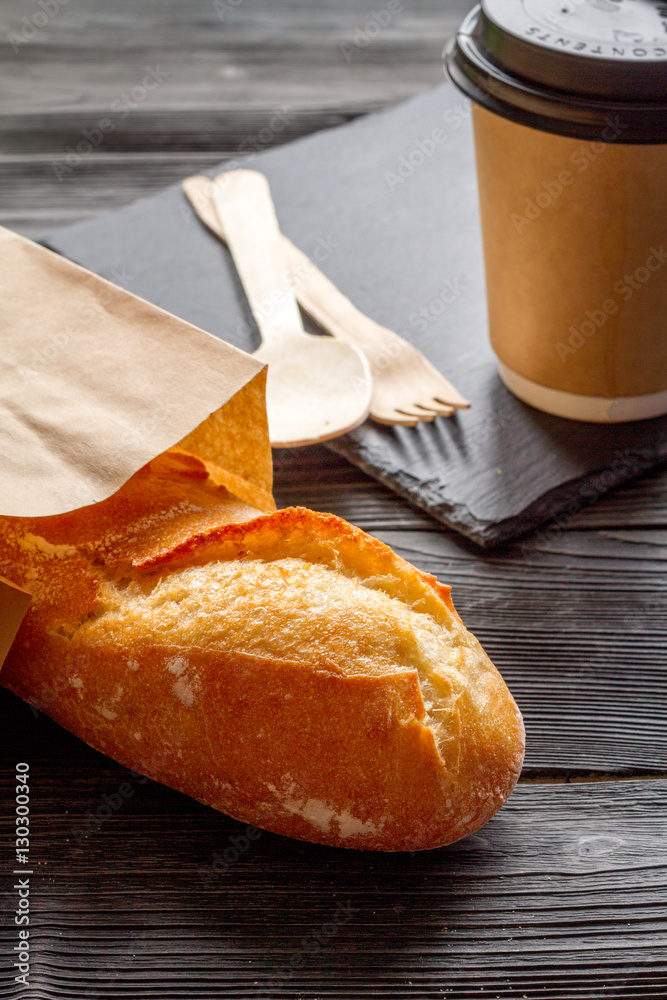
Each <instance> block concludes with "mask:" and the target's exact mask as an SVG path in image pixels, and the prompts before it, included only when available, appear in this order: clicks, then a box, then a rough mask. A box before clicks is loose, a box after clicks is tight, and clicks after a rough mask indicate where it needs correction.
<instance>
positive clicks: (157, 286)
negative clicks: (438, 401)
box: [45, 84, 667, 546]
mask: <svg viewBox="0 0 667 1000" xmlns="http://www.w3.org/2000/svg"><path fill="white" fill-rule="evenodd" d="M245 164H246V165H249V166H252V168H253V169H257V170H261V171H262V172H263V173H265V174H266V176H267V177H268V178H269V181H270V183H271V189H272V192H273V197H274V200H275V203H276V210H277V213H278V217H279V220H280V223H281V226H282V229H283V231H284V232H285V233H286V234H287V235H288V236H290V237H291V239H292V240H293V241H294V242H295V243H296V244H297V245H298V246H300V247H301V248H302V249H303V250H304V251H305V252H306V253H308V254H309V255H311V256H314V257H315V259H316V260H317V261H318V263H319V265H320V267H321V269H322V270H323V271H324V272H325V273H326V274H327V275H328V276H329V277H330V278H331V279H332V280H333V281H334V282H336V284H337V285H338V286H339V287H340V288H341V289H342V291H344V292H345V293H346V294H347V295H348V296H349V297H350V298H351V299H352V300H353V301H354V302H355V304H356V305H357V306H359V308H361V309H362V310H364V311H365V312H367V313H368V314H369V315H370V316H372V317H373V318H374V319H376V320H378V321H379V322H380V323H383V324H384V325H386V326H388V327H390V328H392V329H394V330H396V331H397V332H399V333H401V334H402V335H403V336H405V337H407V338H408V339H410V340H412V341H413V342H414V343H415V344H416V345H417V346H418V347H419V348H420V349H421V350H422V351H423V352H424V353H425V354H426V355H427V356H428V357H429V358H430V359H431V360H432V361H433V362H434V364H435V365H436V366H437V367H439V368H441V369H442V370H443V371H444V372H445V373H446V374H447V375H448V376H449V377H450V378H451V379H452V381H453V382H454V384H455V385H457V386H458V388H459V389H460V390H461V391H462V392H463V393H464V394H465V395H466V396H468V398H470V399H471V400H472V402H473V407H472V409H471V410H469V411H467V412H464V413H460V414H458V415H457V416H456V417H453V418H450V419H442V418H440V419H438V420H436V421H435V422H434V423H433V424H422V425H420V426H419V427H416V428H387V427H383V426H381V425H378V424H374V423H373V422H371V421H367V422H366V423H365V424H364V425H363V426H362V427H360V428H358V429H357V430H356V431H354V432H353V433H351V434H348V435H346V436H345V437H343V438H339V439H337V440H336V441H334V442H332V443H331V447H332V448H333V449H334V450H335V451H337V452H339V453H340V454H343V455H345V456H346V457H347V458H348V459H349V460H350V461H352V462H354V463H355V464H356V465H358V466H360V467H361V468H362V469H364V470H365V471H366V472H368V473H369V474H370V475H372V476H374V477H376V478H377V479H379V480H381V481H382V482H384V483H386V484H387V485H388V486H390V487H391V488H392V489H394V490H396V491H397V492H398V493H400V494H402V495H403V496H405V497H406V498H407V499H409V500H410V501H412V502H413V503H414V504H416V505H417V506H419V507H422V508H424V509H425V510H427V511H429V513H431V514H432V515H433V516H434V517H436V518H438V519H439V520H441V521H443V522H444V523H446V524H448V525H450V526H451V527H454V528H456V529H457V530H458V531H461V532H462V533H464V534H465V535H467V536H468V537H469V538H471V539H473V541H475V542H477V543H479V544H480V545H484V546H487V545H492V544H495V543H497V542H500V541H503V540H506V539H509V538H512V537H515V536H517V535H520V534H522V533H523V532H526V531H528V530H530V529H532V528H535V527H537V526H539V525H541V524H543V523H545V522H547V521H549V520H550V519H553V518H559V517H563V516H567V513H568V512H571V511H573V510H577V509H579V508H580V507H582V506H583V505H584V504H587V503H590V502H592V501H593V500H595V499H596V498H597V497H599V496H600V495H602V493H604V492H606V490H608V489H609V488H611V487H612V486H614V485H616V484H618V483H621V482H623V481H625V480H627V479H629V478H631V477H632V476H635V475H637V474H638V473H639V472H641V471H643V470H645V469H647V468H649V467H651V466H652V465H655V464H657V463H658V462H659V461H661V460H662V459H664V458H667V417H665V418H657V419H654V420H649V421H638V422H636V423H632V424H621V425H612V426H601V425H595V424H584V423H578V422H575V421H569V420H563V419H561V418H558V417H550V416H547V415H546V414H542V413H539V412H538V411H537V410H534V409H532V408H531V407H529V406H526V405H524V404H523V403H521V402H519V401H518V400H516V399H515V398H514V397H513V396H511V394H510V393H509V392H508V391H507V390H506V389H505V388H504V386H503V385H502V383H501V382H500V379H499V377H498V375H497V372H496V365H495V360H494V357H493V354H492V352H491V349H490V347H489V345H488V340H487V329H486V324H487V321H486V307H485V298H484V279H483V265H482V256H481V244H480V235H479V218H478V210H477V194H476V186H475V185H476V182H475V172H474V152H473V145H472V132H471V127H470V109H469V105H468V104H467V103H466V102H465V101H464V100H463V98H462V97H461V96H460V95H459V94H458V92H457V91H455V90H454V89H453V88H452V87H451V86H450V85H449V84H442V85H441V86H439V87H437V88H436V89H434V90H432V91H429V92H428V93H426V94H423V95H420V96H419V97H416V98H413V99H412V100H410V101H407V102H405V103H403V104H400V105H398V106H397V107H395V108H392V109H390V110H388V111H382V112H378V113H376V114H372V115H368V116H366V117H364V118H360V119H357V120H356V121H354V122H352V123H350V124H346V125H342V126H339V127H337V128H333V129H330V130H327V131H323V132H319V133H317V134H316V135H313V136H308V137H306V138H304V139H299V140H297V141H295V142H292V143H290V144H287V145H284V146H282V147H279V148H274V149H270V150H267V151H265V152H262V153H260V154H258V155H255V156H251V157H250V158H248V159H247V160H246V161H245ZM238 165H239V161H236V162H234V163H231V164H230V163H229V162H228V163H227V164H225V165H223V166H224V168H229V167H230V166H232V167H234V166H238ZM216 172H217V171H216V170H212V171H210V173H211V175H213V174H215V173H216ZM45 242H46V243H47V245H49V246H51V247H52V248H53V249H55V250H57V251H58V252H60V253H63V254H65V255H66V256H68V257H70V258H72V259H73V260H75V261H77V262H78V263H80V264H83V265H84V266H85V267H88V268H90V269H91V270H92V271H95V272H97V273H99V274H102V275H104V276H105V277H108V278H110V279H111V280H112V281H115V282H116V283H118V284H123V285H124V286H125V287H127V288H128V289H129V290H130V291H132V292H134V293H136V294H138V295H140V296H142V297H144V298H146V299H148V300H150V301H151V302H154V303H156V304H157V305H160V306H162V307H163V308H165V309H168V310H170V311H171V312H173V313H175V314H176V315H178V316H181V317H183V318H184V319H187V320H189V321H190V322H192V323H195V324H196V325H197V326H200V327H203V329H205V330H208V331H210V332H211V333H213V334H215V335H216V336H219V337H222V338H223V339H225V340H228V341H229V342H231V343H233V344H235V345H236V346H238V347H241V348H243V349H245V350H254V349H255V348H256V347H257V346H258V345H259V336H258V334H257V331H256V330H255V328H254V325H253V322H252V320H251V318H250V313H249V310H248V306H247V303H246V301H245V298H244V296H243V292H242V289H241V287H240V284H239V282H238V279H237V276H236V273H235V270H234V267H233V264H232V263H231V258H230V257H229V255H228V253H227V251H226V249H224V248H223V247H221V245H220V244H219V242H218V241H217V240H216V239H215V237H213V236H211V235H210V234H209V233H208V232H206V231H205V230H204V228H203V227H202V226H201V224H200V223H199V222H198V220H197V219H196V218H195V217H194V215H193V213H192V211H191V210H190V208H189V206H188V204H187V202H186V200H185V197H184V196H183V194H182V192H181V190H180V188H179V187H178V186H176V187H171V188H168V189H166V190H165V191H163V192H161V193H160V194H158V195H156V196H154V197H151V198H147V199H144V200H142V201H139V202H135V203H134V204H133V205H130V206H128V207H127V208H124V209H121V210H120V211H117V212H115V213H112V214H109V215H106V216H103V217H101V218H99V219H94V220H92V221H89V222H83V223H79V224H77V225H74V226H70V227H67V228H66V229H61V230H59V231H57V232H55V233H53V234H51V235H50V236H49V237H48V239H47V240H45ZM421 310H425V312H424V313H422V315H420V311H421Z"/></svg>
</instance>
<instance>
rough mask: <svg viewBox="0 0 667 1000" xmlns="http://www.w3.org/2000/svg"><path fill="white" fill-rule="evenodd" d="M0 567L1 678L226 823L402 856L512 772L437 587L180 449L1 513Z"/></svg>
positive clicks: (497, 797) (502, 726)
mask: <svg viewBox="0 0 667 1000" xmlns="http://www.w3.org/2000/svg"><path fill="white" fill-rule="evenodd" d="M0 574H3V575H5V576H7V577H8V578H9V579H11V580H13V581H14V582H16V583H18V584H20V585H22V586H25V587H26V589H28V590H30V591H31V592H32V593H33V594H34V602H33V606H32V608H31V610H30V611H29V613H28V615H27V616H26V618H25V620H24V623H23V625H22V627H21V629H20V631H19V635H18V636H17V639H16V642H15V643H14V646H13V647H12V651H11V652H10V655H9V657H8V660H7V662H6V664H5V666H4V668H3V670H2V672H1V673H0V681H2V683H3V684H4V685H5V686H7V687H8V688H9V689H10V690H12V691H14V692H16V693H17V694H19V695H20V696H21V697H23V698H26V699H27V700H28V701H30V702H32V703H33V704H36V705H37V706H38V707H40V708H42V709H43V710H44V711H46V712H47V713H48V714H50V715H52V716H53V718H55V719H56V720H57V721H58V722H59V723H61V724H62V725H63V726H65V727H66V728H68V729H70V730H71V731H72V732H74V733H76V734H77V735H79V736H80V737H81V738H82V739H84V740H86V741H87V742H88V743H90V744H91V745H92V746H94V747H96V748H97V749H99V750H101V751H103V752H104V753H107V754H109V755H110V756H111V757H113V758H115V759H116V760H118V761H120V762H121V763H123V764H126V765H127V766H129V767H132V768H134V769H135V770H138V771H141V772H142V773H145V774H147V775H149V776H150V777H152V778H155V779H156V780H158V781H162V782H164V783H165V784H167V785H169V786H171V787H173V788H177V789H179V790H180V791H183V792H186V793H187V794H189V795H192V796H193V797H194V798H196V799H198V800H200V801H202V802H205V803H207V804H209V805H212V806H214V807H215V808H218V809H221V810H222V811H224V812H226V813H229V814H230V815H232V816H234V817H236V818H237V819H240V820H243V821H246V822H251V823H255V824H256V825H258V826H261V827H264V828H266V829H269V830H273V831H275V832H277V833H281V834H286V835H288V836H292V837H297V838H300V839H304V840H312V841H316V842H320V843H324V844H332V845H336V846H345V847H354V848H366V849H376V850H418V849H422V848H430V847H437V846H440V845H442V844H445V843H449V842H451V841H453V840H456V839H458V838H459V837H462V836H465V835H466V834H468V833H471V832H472V831H473V830H475V829H477V828H478V827H480V826H481V825H482V824H483V823H485V822H486V821H487V820H488V819H489V818H490V816H491V815H493V813H494V812H495V811H496V810H497V809H498V808H499V807H500V805H502V803H503V802H504V801H505V799H506V798H507V796H508V795H509V794H510V792H511V790H512V788H513V787H514V784H515V782H516V780H517V777H518V774H519V771H520V768H521V763H522V759H523V748H524V735H523V724H522V721H521V716H520V713H519V711H518V709H517V707H516V705H515V704H514V701H513V700H512V697H511V695H510V693H509V691H508V690H507V688H506V686H505V684H504V682H503V680H502V678H501V677H500V675H499V674H498V672H497V671H496V669H495V668H494V667H493V665H492V664H491V662H490V661H489V659H488V657H487V656H486V654H485V653H484V651H483V649H482V648H481V646H480V645H479V643H478V642H477V640H476V639H475V638H474V637H473V636H472V635H471V634H470V633H469V632H467V631H466V630H465V628H464V627H463V625H462V624H461V622H460V619H459V617H458V615H457V614H456V612H455V611H454V607H453V604H452V602H451V598H450V595H449V588H447V587H444V586H443V585H441V584H439V583H437V581H436V580H435V579H434V578H433V577H431V576H428V575H426V574H423V573H420V572H419V571H418V570H416V569H415V568H414V567H412V566H410V565H409V564H408V563H406V562H405V561H404V560H402V559H400V558H399V557H398V556H397V555H396V554H395V553H393V552H392V551H391V549H389V548H388V547H387V546H385V545H384V544H382V543H381V542H379V541H378V540H377V539H374V538H372V537H370V536H369V535H366V534H365V533H364V532H362V531H360V530H359V529H357V528H354V527H352V526H351V525H349V524H347V523H346V522H344V521H342V520H341V519H339V518H336V517H334V516H333V515H327V514H317V513H314V512H312V511H308V510H305V509H303V508H288V509H287V510H282V511H277V512H275V513H272V514H262V513H260V512H258V511H255V510H254V509H253V508H251V507H248V506H247V505H245V504H243V503H241V502H240V501H238V500H236V499H235V498H234V497H232V496H231V494H229V493H227V491H226V490H224V489H222V488H219V487H215V486H212V485H211V484H210V482H209V480H208V479H207V477H206V472H205V469H204V468H203V466H202V465H201V463H199V462H198V461H197V460H196V459H193V458H191V457H188V456H176V455H172V456H168V457H162V458H161V459H160V460H156V462H155V463H151V466H150V467H146V468H145V469H144V470H142V471H141V472H140V473H137V475H136V476H135V477H133V478H132V480H130V481H129V482H128V483H127V484H126V485H125V486H124V487H123V488H122V489H121V490H120V491H119V492H118V493H117V494H115V495H114V496H113V497H111V498H109V500H106V501H103V502H102V503H100V504H97V505H95V506H94V507H90V508H86V509H85V510H84V511H79V512H75V513H73V514H66V515H61V516H58V517H53V518H39V519H15V518H0Z"/></svg>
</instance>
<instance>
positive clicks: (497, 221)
mask: <svg viewBox="0 0 667 1000" xmlns="http://www.w3.org/2000/svg"><path fill="white" fill-rule="evenodd" d="M447 68H448V71H449V74H450V76H451V77H452V79H453V80H454V82H455V83H456V84H457V85H458V86H459V87H460V88H461V89H462V90H463V91H464V92H465V93H466V94H467V95H468V96H469V97H471V98H472V99H473V101H474V102H475V103H474V105H473V123H474V131H475V148H476V156H477V172H478V180H479V197H480V212H481V221H482V235H483V243H484V258H485V269H486V284H487V297H488V306H489V327H490V336H491V343H492V346H493V349H494V351H495V353H496V355H497V357H498V361H499V371H500V375H501V378H502V379H503V381H504V382H505V384H506V385H507V387H508V388H509V389H510V390H511V391H512V392H513V393H514V394H515V395H517V396H518V397H519V398H520V399H523V400H524V401H525V402H527V403H530V404H531V405H533V406H535V407H537V408H538V409H541V410H545V411H546V412H548V413H554V414H557V415H559V416H564V417H571V418H574V419H579V420H589V421H598V422H610V421H626V420H637V419H645V418H648V417H654V416H658V415H660V414H664V413H667V4H666V5H664V7H663V5H661V4H657V3H651V2H650V0H613V2H612V0H596V4H595V6H592V4H590V3H589V2H588V0H558V2H555V0H523V2H522V0H484V2H483V3H482V5H481V7H477V8H475V10H473V11H472V12H471V13H470V15H469V16H468V18H467V19H466V21H465V22H464V24H463V25H462V27H461V30H460V31H459V33H458V35H457V37H456V39H454V40H453V41H452V43H451V44H450V46H449V47H448V52H447Z"/></svg>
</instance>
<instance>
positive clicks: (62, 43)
mask: <svg viewBox="0 0 667 1000" xmlns="http://www.w3.org/2000/svg"><path fill="white" fill-rule="evenodd" d="M53 2H54V3H57V2H58V0H53ZM469 6H470V4H469V3H468V2H467V0H447V2H446V3H442V2H437V0H411V2H410V3H409V4H407V3H401V4H396V3H392V4H391V8H392V9H393V10H394V11H398V12H397V13H392V10H391V9H390V6H389V5H388V4H387V3H384V2H383V3H378V4H375V5H373V4H370V3H359V2H355V0H324V2H321V3H318V4H311V5H307V6H306V7H305V8H304V4H303V3H302V2H299V0H288V2H281V3H280V4H269V3H267V2H266V0H243V2H238V0H226V2H225V0H218V2H217V4H215V3H212V2H210V0H191V2H190V3H188V5H187V9H186V8H185V7H184V5H183V4H182V3H180V2H179V0H166V2H162V0H142V3H141V4H140V5H137V4H136V3H132V2H131V0H116V2H115V3H114V4H109V3H106V4H105V3H104V0H77V2H76V3H68V4H66V5H65V4H61V5H60V8H59V10H58V11H57V13H56V14H54V15H52V16H48V15H46V16H45V15H44V13H43V11H42V8H40V7H39V5H38V4H34V5H32V4H29V3H27V2H24V0H4V2H3V5H2V14H1V15H0V17H1V23H0V75H1V76H2V78H3V108H4V111H5V112H14V113H17V114H22V113H25V112H30V111H39V112H41V111H44V110H45V109H49V108H50V109H58V110H59V111H66V110H70V111H80V110H81V109H82V108H91V109H95V111H97V110H100V111H103V110H108V109H109V107H110V106H111V104H112V103H113V102H114V101H116V100H122V99H123V95H124V94H131V91H132V89H133V88H141V87H142V85H143V83H142V82H143V80H144V77H145V75H146V72H147V67H151V68H155V67H156V66H159V67H160V70H161V77H160V80H159V83H158V85H157V86H155V87H152V88H151V89H150V90H147V92H146V93H144V94H143V95H141V92H140V89H139V90H137V94H139V96H140V98H141V101H140V103H141V105H142V107H143V109H144V110H156V109H159V108H175V107H180V108H197V109H202V108H220V107H230V106H235V107H238V106H239V105H246V106H247V105H254V106H264V107H267V106H272V105H273V103H274V101H275V100H276V95H277V94H280V99H281V101H283V102H286V103H288V104H290V105H296V106H299V107H322V106H323V107H329V108H337V107H339V106H342V105H345V104H346V103H348V102H349V101H358V100H359V99H360V98H362V99H363V100H365V101H372V102H377V101H388V100H399V99H401V98H403V97H407V96H410V95H411V94H414V93H417V92H418V91H419V90H423V89H424V88H426V87H429V86H432V85H434V84H435V83H437V82H439V81H440V80H441V79H442V63H441V52H442V48H443V45H444V43H445V41H446V39H447V38H448V37H449V35H450V34H451V33H452V32H453V31H454V30H455V28H456V27H457V26H458V25H459V24H460V22H461V20H462V18H463V14H464V13H465V11H466V10H467V9H468V8H469ZM44 21H46V23H45V24H44ZM383 22H384V23H383ZM193 53H196V56H195V57H193Z"/></svg>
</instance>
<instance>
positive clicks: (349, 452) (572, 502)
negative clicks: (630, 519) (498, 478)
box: [324, 436, 667, 549]
mask: <svg viewBox="0 0 667 1000" xmlns="http://www.w3.org/2000/svg"><path fill="white" fill-rule="evenodd" d="M324 443H325V444H326V446H327V447H328V448H329V449H330V450H331V451H333V452H335V454H337V455H341V456H342V457H343V458H345V459H347V460H348V461H349V462H351V463H352V465H355V466H357V468H359V469H361V471H362V472H364V473H366V474H367V475H369V476H371V477H372V478H373V479H375V480H377V481H378V482H380V483H382V484H383V486H387V487H388V488H389V489H390V490H392V492H394V493H397V494H398V495H399V496H402V497H403V498H404V499H405V500H407V501H408V503H410V504H412V506H413V507H419V508H420V509H421V510H423V511H425V512H426V513H427V514H429V515H430V516H431V517H433V518H434V519H435V520H436V521H438V522H440V523H441V524H444V525H445V527H447V528H452V529H453V530H454V531H456V532H458V533H459V534H461V535H463V536H464V537H465V538H467V539H468V540H469V541H471V542H474V543H475V545H477V546H479V547H480V548H482V549H491V548H493V547H495V546H498V545H502V544H503V543H505V542H512V541H516V540H517V539H519V538H521V537H525V536H527V535H531V534H533V533H534V532H535V531H537V530H538V529H540V528H544V527H545V526H547V525H551V528H549V529H547V530H549V531H558V530H560V529H562V528H564V527H565V524H564V523H563V521H564V520H565V519H566V518H567V517H570V516H573V515H574V514H575V513H576V512H577V511H579V510H581V509H583V508H584V507H589V506H591V505H592V504H594V503H597V501H598V500H599V499H600V498H601V497H602V496H603V495H604V494H605V493H608V492H609V490H611V489H615V488H616V487H618V486H621V485H622V484H623V483H626V482H629V481H630V480H631V479H635V478H636V477H637V476H640V475H641V474H642V473H644V472H648V471H649V470H650V469H652V468H654V467H655V466H656V465H657V464H659V463H660V462H661V461H664V460H665V459H667V441H665V442H661V446H660V447H659V448H658V449H656V450H647V449H640V450H638V451H637V452H635V453H633V454H632V456H626V463H625V466H624V467H623V468H620V469H616V470H613V469H610V468H609V466H604V465H603V466H600V467H599V468H597V469H592V470H591V471H590V472H587V473H586V474H585V475H583V476H579V477H577V478H576V479H571V480H570V481H569V482H567V483H564V484H562V485H561V486H558V487H556V489H554V490H550V491H549V492H548V493H545V494H544V495H543V496H541V497H538V499H537V500H535V501H534V502H533V503H532V504H530V505H529V506H528V507H526V508H524V510H523V511H521V513H520V514H518V515H516V516H514V517H508V518H505V520H503V521H497V522H494V521H483V520H481V519H480V518H477V517H475V516H474V515H473V514H472V513H471V512H470V511H469V510H468V508H465V507H464V505H462V504H453V503H448V501H447V500H441V501H440V502H436V503H431V504H429V503H427V502H425V501H424V502H420V499H419V495H416V494H415V492H414V491H413V490H411V489H410V487H409V486H407V485H404V483H403V480H404V479H405V478H406V474H405V471H404V470H393V471H392V474H391V476H383V475H382V474H381V473H380V472H378V470H377V469H376V468H375V466H373V464H372V463H371V462H370V461H369V460H367V459H366V458H365V457H364V453H363V450H362V449H360V448H359V447H357V446H356V442H354V441H353V440H351V439H350V438H349V437H347V436H343V437H341V438H336V439H334V440H332V441H326V442H324ZM600 476H604V477H605V483H604V485H603V486H598V489H597V492H596V491H595V490H594V491H593V493H592V494H591V495H590V496H586V495H585V494H584V493H583V492H582V487H584V486H587V485H593V484H595V483H596V480H597V479H599V478H600ZM571 507H574V508H575V509H573V510H571V509H570V508H571ZM461 508H463V509H465V510H466V515H465V517H461V515H460V514H459V513H458V511H459V510H460V509H461ZM471 521H472V522H474V524H476V525H479V527H478V528H474V527H471V526H470V522H471Z"/></svg>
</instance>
